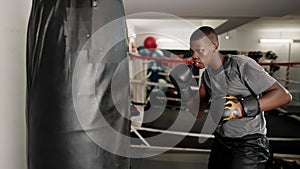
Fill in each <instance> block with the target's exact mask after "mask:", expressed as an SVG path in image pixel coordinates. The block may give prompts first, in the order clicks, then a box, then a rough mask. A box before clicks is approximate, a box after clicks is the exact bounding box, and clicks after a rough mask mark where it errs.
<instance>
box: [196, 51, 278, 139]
mask: <svg viewBox="0 0 300 169" xmlns="http://www.w3.org/2000/svg"><path fill="white" fill-rule="evenodd" d="M275 82H276V80H275V79H274V78H273V77H271V76H270V75H269V74H268V73H267V72H266V71H265V70H264V69H263V68H262V67H261V66H260V65H259V64H257V63H256V62H255V61H254V60H253V59H251V58H249V57H247V56H243V55H227V56H226V57H225V61H224V64H223V67H221V68H220V69H218V70H213V69H211V68H210V67H207V68H206V70H205V71H204V73H203V75H202V80H201V85H204V86H205V87H206V89H207V93H208V94H209V96H210V97H212V98H213V97H214V96H220V95H225V94H227V95H233V96H238V97H246V96H249V95H251V94H253V95H260V94H261V93H262V92H264V91H265V90H266V89H268V88H269V87H271V86H272V85H273V84H274V83H275ZM216 132H217V133H218V134H220V135H221V136H224V137H235V138H236V137H243V136H245V135H249V134H263V135H265V134H266V132H267V131H266V120H265V117H264V112H261V113H259V114H258V115H257V116H255V117H244V118H240V119H234V120H229V121H227V122H225V123H220V125H219V126H218V127H217V129H216Z"/></svg>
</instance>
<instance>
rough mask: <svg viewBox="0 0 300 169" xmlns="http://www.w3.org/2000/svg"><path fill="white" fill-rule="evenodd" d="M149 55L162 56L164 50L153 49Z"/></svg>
mask: <svg viewBox="0 0 300 169" xmlns="http://www.w3.org/2000/svg"><path fill="white" fill-rule="evenodd" d="M149 56H151V57H153V58H162V57H164V52H163V51H161V50H160V49H153V50H152V51H151V52H150V54H149Z"/></svg>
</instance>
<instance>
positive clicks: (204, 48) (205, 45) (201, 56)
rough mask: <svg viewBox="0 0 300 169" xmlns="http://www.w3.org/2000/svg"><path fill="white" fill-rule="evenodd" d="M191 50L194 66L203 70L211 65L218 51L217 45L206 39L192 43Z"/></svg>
mask: <svg viewBox="0 0 300 169" xmlns="http://www.w3.org/2000/svg"><path fill="white" fill-rule="evenodd" d="M191 50H192V51H193V55H192V58H193V62H194V65H195V66H197V67H199V68H200V69H202V68H205V67H206V66H208V65H209V64H211V63H210V62H211V61H212V56H213V53H214V52H215V50H216V45H214V44H213V43H212V42H211V41H210V40H209V39H208V38H206V37H205V38H201V39H198V40H194V41H192V42H191Z"/></svg>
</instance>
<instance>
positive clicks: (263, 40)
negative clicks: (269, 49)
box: [259, 39, 294, 43]
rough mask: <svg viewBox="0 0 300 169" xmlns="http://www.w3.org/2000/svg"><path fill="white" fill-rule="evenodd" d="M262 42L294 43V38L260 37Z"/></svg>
mask: <svg viewBox="0 0 300 169" xmlns="http://www.w3.org/2000/svg"><path fill="white" fill-rule="evenodd" d="M259 42H260V43H293V42H294V40H293V39H260V40H259Z"/></svg>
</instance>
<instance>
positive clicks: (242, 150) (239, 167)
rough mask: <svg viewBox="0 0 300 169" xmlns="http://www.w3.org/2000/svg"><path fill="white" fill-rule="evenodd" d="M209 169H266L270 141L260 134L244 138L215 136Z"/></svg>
mask: <svg viewBox="0 0 300 169" xmlns="http://www.w3.org/2000/svg"><path fill="white" fill-rule="evenodd" d="M215 136H216V137H215V139H214V142H213V144H212V148H211V153H210V157H209V162H208V169H219V168H220V169H264V168H265V164H266V162H267V160H268V158H269V156H270V153H269V141H268V139H267V137H266V136H264V135H260V134H254V135H247V136H244V137H242V138H224V137H221V136H219V135H215Z"/></svg>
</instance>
